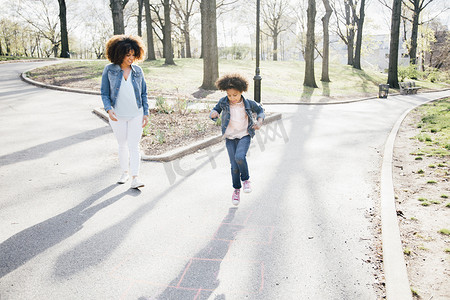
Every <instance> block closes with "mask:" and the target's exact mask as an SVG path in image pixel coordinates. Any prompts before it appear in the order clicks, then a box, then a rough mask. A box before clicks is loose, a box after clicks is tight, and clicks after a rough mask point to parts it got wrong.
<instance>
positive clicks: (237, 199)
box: [231, 189, 241, 206]
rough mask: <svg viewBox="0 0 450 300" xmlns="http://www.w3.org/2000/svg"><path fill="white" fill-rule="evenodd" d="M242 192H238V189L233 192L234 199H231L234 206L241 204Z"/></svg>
mask: <svg viewBox="0 0 450 300" xmlns="http://www.w3.org/2000/svg"><path fill="white" fill-rule="evenodd" d="M240 192H241V190H238V189H235V190H234V192H233V197H231V202H232V203H233V205H234V206H238V205H239V202H240V201H241V199H240V198H241V196H240Z"/></svg>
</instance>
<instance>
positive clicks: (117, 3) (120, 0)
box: [109, 0, 129, 35]
mask: <svg viewBox="0 0 450 300" xmlns="http://www.w3.org/2000/svg"><path fill="white" fill-rule="evenodd" d="M128 1H129V0H110V2H109V3H110V4H109V6H110V7H111V13H112V19H113V27H114V34H115V35H116V34H125V25H124V22H123V10H124V8H125V6H126V5H127V3H128Z"/></svg>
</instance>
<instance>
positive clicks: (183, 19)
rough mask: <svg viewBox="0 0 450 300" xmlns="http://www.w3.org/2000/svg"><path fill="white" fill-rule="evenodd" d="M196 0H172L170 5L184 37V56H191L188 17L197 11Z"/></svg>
mask: <svg viewBox="0 0 450 300" xmlns="http://www.w3.org/2000/svg"><path fill="white" fill-rule="evenodd" d="M195 3H197V1H196V0H174V1H173V3H172V5H173V8H174V11H175V13H176V15H177V17H178V19H179V20H180V26H179V29H180V31H181V33H182V34H183V37H184V44H185V45H186V57H187V58H191V57H192V54H191V38H190V30H191V29H190V26H191V24H190V19H191V17H192V16H193V15H194V14H195V13H197V11H196V10H194V9H195Z"/></svg>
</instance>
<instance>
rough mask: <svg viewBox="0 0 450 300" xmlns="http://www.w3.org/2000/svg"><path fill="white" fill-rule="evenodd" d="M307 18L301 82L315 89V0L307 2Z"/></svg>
mask: <svg viewBox="0 0 450 300" xmlns="http://www.w3.org/2000/svg"><path fill="white" fill-rule="evenodd" d="M307 17H308V24H307V29H306V48H305V79H304V81H303V85H304V86H309V87H312V88H317V84H316V79H315V77H314V45H315V36H314V28H315V23H316V1H315V0H308V9H307Z"/></svg>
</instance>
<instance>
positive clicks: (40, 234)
mask: <svg viewBox="0 0 450 300" xmlns="http://www.w3.org/2000/svg"><path fill="white" fill-rule="evenodd" d="M115 187H117V184H112V185H110V186H108V187H106V188H104V189H103V190H101V191H99V192H97V193H95V194H93V195H92V196H90V197H89V198H87V199H86V200H84V201H83V202H81V203H80V204H78V205H77V206H75V207H74V208H72V209H69V210H67V211H65V212H63V213H61V214H59V215H57V216H55V217H53V218H50V219H48V220H45V221H43V222H41V223H39V224H36V225H34V226H32V227H29V228H27V229H25V230H22V231H21V232H19V233H17V234H15V235H13V236H11V237H10V238H9V239H7V240H6V241H4V242H3V243H1V244H0V278H2V277H3V276H5V275H7V274H9V273H10V272H12V271H14V270H16V269H17V268H19V267H20V266H22V265H24V264H25V263H26V262H28V261H29V260H31V259H32V258H34V257H35V256H37V255H39V254H40V253H42V252H44V251H45V250H47V249H49V248H51V247H53V246H55V245H56V244H59V243H61V242H62V241H64V240H65V239H67V238H69V237H71V236H72V235H74V234H75V233H76V232H78V231H79V230H81V229H82V228H83V224H84V223H85V222H86V221H88V220H89V219H90V218H91V217H92V216H94V215H95V214H96V213H97V212H98V211H100V210H101V209H103V208H105V207H107V206H109V205H111V204H113V203H114V202H116V201H118V200H120V199H121V198H122V197H124V196H125V195H132V196H137V195H139V193H140V191H139V190H132V189H130V190H127V191H125V192H123V193H120V194H118V195H116V196H113V197H111V198H109V199H106V200H104V201H102V202H101V203H99V204H97V205H95V206H92V207H91V205H92V204H93V203H95V201H97V200H98V199H100V198H101V197H103V196H104V195H106V194H107V193H109V192H110V191H112V190H113V189H114V188H115Z"/></svg>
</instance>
